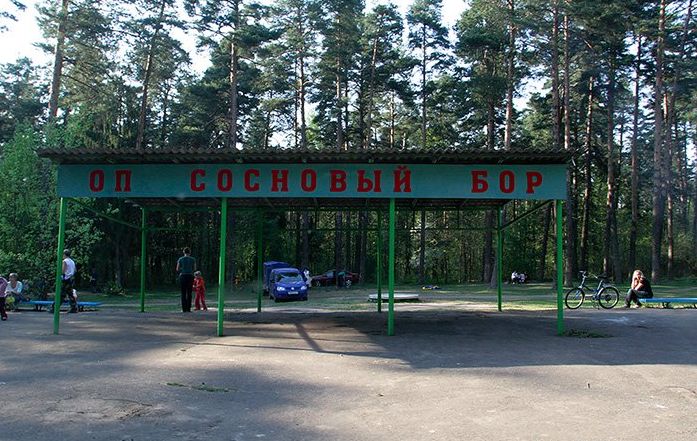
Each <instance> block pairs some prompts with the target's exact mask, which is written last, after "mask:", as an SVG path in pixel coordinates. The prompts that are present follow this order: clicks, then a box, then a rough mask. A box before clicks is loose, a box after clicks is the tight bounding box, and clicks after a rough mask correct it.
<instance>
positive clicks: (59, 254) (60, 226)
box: [53, 198, 68, 335]
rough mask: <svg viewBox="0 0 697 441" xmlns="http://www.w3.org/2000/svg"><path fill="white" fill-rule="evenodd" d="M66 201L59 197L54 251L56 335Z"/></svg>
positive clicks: (61, 280)
mask: <svg viewBox="0 0 697 441" xmlns="http://www.w3.org/2000/svg"><path fill="white" fill-rule="evenodd" d="M67 209H68V201H67V200H66V199H65V198H61V199H60V208H59V211H58V250H57V251H56V293H55V295H54V297H53V333H54V334H56V335H58V331H59V328H60V311H61V300H62V297H63V296H62V295H61V292H62V290H63V249H64V247H65V215H66V211H67Z"/></svg>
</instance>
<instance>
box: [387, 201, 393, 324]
mask: <svg viewBox="0 0 697 441" xmlns="http://www.w3.org/2000/svg"><path fill="white" fill-rule="evenodd" d="M394 226H395V201H394V198H392V199H390V219H389V236H388V243H387V248H388V251H387V289H388V290H389V296H390V297H389V304H388V309H387V335H394V237H395V228H394Z"/></svg>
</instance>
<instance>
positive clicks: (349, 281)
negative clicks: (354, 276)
mask: <svg viewBox="0 0 697 441" xmlns="http://www.w3.org/2000/svg"><path fill="white" fill-rule="evenodd" d="M351 285H353V282H351V279H346V280H345V281H344V286H345V287H346V288H351Z"/></svg>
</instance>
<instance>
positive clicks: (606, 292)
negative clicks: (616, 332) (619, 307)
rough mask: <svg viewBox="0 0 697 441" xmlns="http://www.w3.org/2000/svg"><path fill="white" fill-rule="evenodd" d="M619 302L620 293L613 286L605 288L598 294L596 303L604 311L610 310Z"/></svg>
mask: <svg viewBox="0 0 697 441" xmlns="http://www.w3.org/2000/svg"><path fill="white" fill-rule="evenodd" d="M619 301H620V292H619V291H617V288H615V287H614V286H606V287H605V288H603V289H601V290H600V292H599V293H598V303H599V304H600V306H602V307H603V308H605V309H612V308H614V307H615V305H616V304H617V302H619Z"/></svg>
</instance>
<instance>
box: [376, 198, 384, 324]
mask: <svg viewBox="0 0 697 441" xmlns="http://www.w3.org/2000/svg"><path fill="white" fill-rule="evenodd" d="M377 235H378V237H377V241H376V242H377V254H376V255H375V265H376V266H377V278H378V312H382V211H378V230H377Z"/></svg>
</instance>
